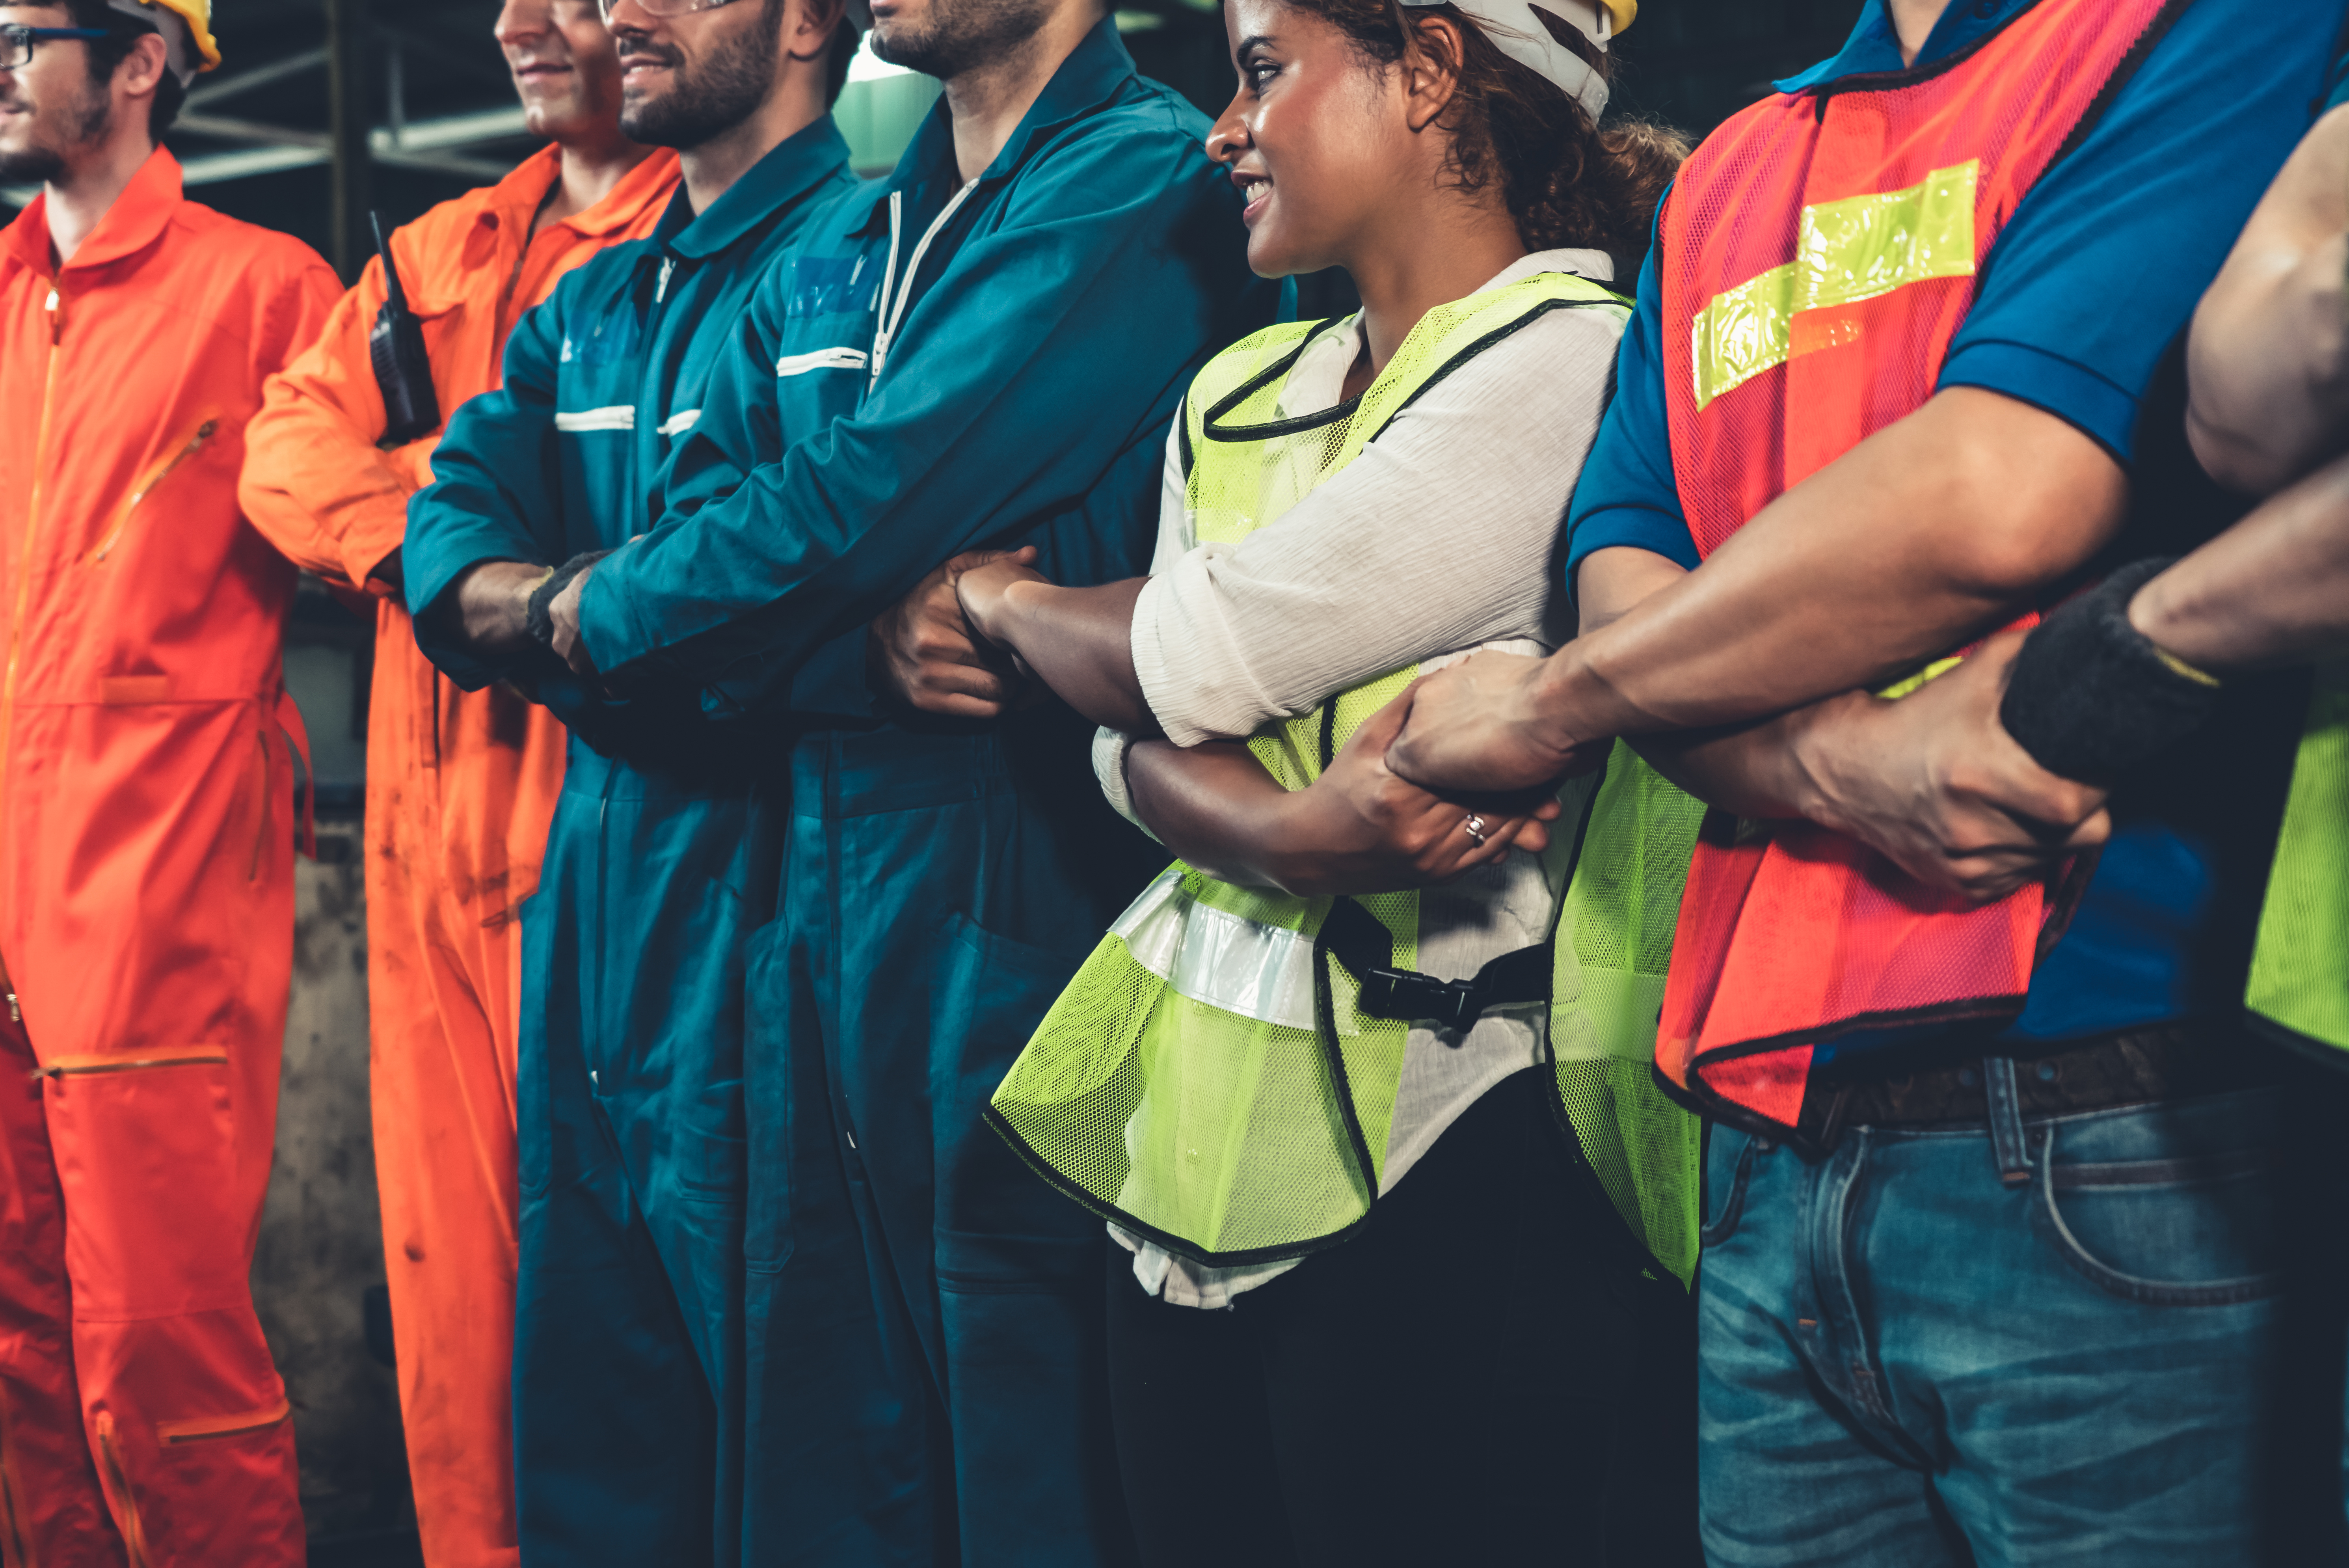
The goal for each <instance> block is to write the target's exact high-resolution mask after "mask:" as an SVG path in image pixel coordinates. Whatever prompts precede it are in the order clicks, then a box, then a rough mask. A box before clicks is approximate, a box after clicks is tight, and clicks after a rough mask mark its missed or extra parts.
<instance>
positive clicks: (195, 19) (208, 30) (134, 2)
mask: <svg viewBox="0 0 2349 1568" xmlns="http://www.w3.org/2000/svg"><path fill="white" fill-rule="evenodd" d="M1613 3H1614V0H1609V4H1613ZM107 5H109V8H111V9H113V10H116V11H119V12H121V13H122V14H123V15H124V16H136V17H138V18H140V20H141V21H143V22H146V23H148V24H149V25H150V26H154V28H155V30H156V31H157V32H158V33H160V34H161V35H162V36H163V41H164V42H165V43H166V44H170V43H171V42H173V38H172V29H171V28H169V27H165V26H160V25H159V24H158V23H157V22H156V19H155V16H154V13H155V12H156V11H158V10H163V11H169V12H170V13H171V15H173V16H177V17H178V18H179V19H180V20H181V23H183V24H184V25H185V26H186V27H187V30H188V42H189V44H190V45H191V46H192V47H194V49H195V51H196V54H197V55H198V56H199V57H200V62H201V63H199V62H198V61H190V60H186V59H184V58H182V57H181V56H183V55H184V50H181V49H177V48H175V49H173V50H172V54H173V56H174V58H173V59H172V61H171V69H172V70H173V72H174V73H176V74H177V75H178V76H179V78H180V79H181V82H186V81H188V80H189V79H191V78H193V77H194V75H195V74H196V72H198V71H209V70H212V69H214V68H216V67H218V66H219V65H220V63H221V52H220V45H219V44H218V43H216V42H214V41H213V39H212V0H107Z"/></svg>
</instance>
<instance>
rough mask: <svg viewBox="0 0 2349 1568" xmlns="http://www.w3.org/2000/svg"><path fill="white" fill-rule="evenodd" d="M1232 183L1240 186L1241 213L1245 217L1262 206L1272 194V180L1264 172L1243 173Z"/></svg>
mask: <svg viewBox="0 0 2349 1568" xmlns="http://www.w3.org/2000/svg"><path fill="white" fill-rule="evenodd" d="M1232 183H1233V184H1235V185H1237V186H1238V187H1239V192H1240V202H1241V203H1242V206H1241V215H1242V216H1244V217H1245V216H1247V214H1248V213H1254V212H1255V211H1256V210H1257V208H1258V207H1261V206H1262V205H1263V204H1264V201H1265V198H1266V197H1268V196H1269V195H1271V194H1272V181H1271V180H1270V179H1269V178H1268V177H1267V176H1265V175H1262V174H1248V175H1242V176H1240V177H1238V178H1237V179H1235V180H1234V181H1233V182H1232Z"/></svg>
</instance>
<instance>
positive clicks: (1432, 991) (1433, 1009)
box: [1354, 969, 1485, 1034]
mask: <svg viewBox="0 0 2349 1568" xmlns="http://www.w3.org/2000/svg"><path fill="white" fill-rule="evenodd" d="M1354 1011H1355V1012H1361V1013H1364V1014H1367V1015H1368V1016H1370V1017H1371V1018H1385V1019H1390V1020H1393V1021H1397V1022H1402V1023H1412V1022H1415V1021H1417V1020H1419V1019H1423V1018H1432V1019H1433V1020H1434V1021H1435V1022H1436V1023H1441V1024H1442V1025H1444V1028H1446V1029H1449V1030H1452V1031H1453V1032H1454V1033H1462V1034H1464V1033H1467V1032H1468V1030H1469V1029H1470V1028H1471V1027H1472V1026H1473V1025H1474V1024H1475V1022H1476V1020H1477V1019H1478V1018H1479V1017H1480V1016H1482V1015H1483V1013H1484V1012H1485V995H1484V988H1483V987H1481V986H1479V985H1478V984H1477V983H1476V982H1475V981H1473V980H1453V981H1443V980H1438V979H1436V978H1435V977H1434V976H1433V975H1427V974H1421V973H1420V972H1419V971H1416V970H1408V969H1373V970H1369V971H1364V973H1363V975H1362V985H1361V992H1360V994H1358V995H1357V996H1356V997H1355V998H1354Z"/></svg>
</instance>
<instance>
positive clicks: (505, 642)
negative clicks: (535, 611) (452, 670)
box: [439, 561, 554, 653]
mask: <svg viewBox="0 0 2349 1568" xmlns="http://www.w3.org/2000/svg"><path fill="white" fill-rule="evenodd" d="M553 575H554V574H553V572H552V571H551V570H550V569H549V568H548V567H545V566H531V565H529V564H528V563H527V562H523V561H483V562H482V563H481V565H479V566H473V567H471V568H470V569H469V570H468V571H467V572H466V573H465V575H464V576H460V577H459V578H458V579H457V581H456V583H455V585H454V586H453V587H451V588H450V590H449V592H448V593H446V594H444V595H442V596H441V597H440V601H439V604H440V613H441V614H442V615H444V616H446V617H447V618H450V620H453V621H454V622H455V623H456V624H457V626H458V628H460V630H461V631H462V633H463V635H464V638H465V640H466V641H468V642H470V643H471V644H472V645H473V646H474V647H475V648H477V649H480V650H481V652H483V653H512V652H513V651H514V650H515V649H521V648H526V647H528V646H529V645H530V618H529V614H528V612H529V608H530V596H531V595H532V594H533V592H534V591H536V589H537V587H538V585H539V584H541V583H543V582H544V581H546V579H547V578H548V577H549V576H553Z"/></svg>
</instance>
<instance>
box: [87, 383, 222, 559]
mask: <svg viewBox="0 0 2349 1568" xmlns="http://www.w3.org/2000/svg"><path fill="white" fill-rule="evenodd" d="M220 433H221V421H219V420H218V419H215V418H210V417H207V418H205V419H202V420H199V421H196V422H195V423H194V424H193V425H191V426H190V427H189V429H188V430H187V431H186V432H185V433H184V434H183V435H181V436H180V437H178V438H177V439H174V440H170V441H166V442H165V443H164V446H163V453H162V456H161V457H160V458H159V459H158V460H157V461H155V462H151V463H150V464H149V465H148V467H147V469H146V472H143V473H142V474H141V475H140V480H139V487H138V488H137V489H135V490H133V491H132V492H131V493H129V495H128V496H126V497H125V498H124V499H123V501H122V503H121V504H119V505H118V506H116V507H115V508H114V510H113V511H112V512H111V513H109V514H105V516H104V517H103V519H102V521H101V522H100V524H99V526H98V537H97V538H96V539H95V540H93V541H92V542H91V544H90V546H89V548H88V551H87V552H85V553H84V554H83V556H82V564H83V565H84V566H104V565H105V564H106V563H107V560H108V558H109V557H110V556H113V555H114V554H115V553H116V551H117V550H118V548H119V546H120V545H122V544H123V543H124V542H125V540H126V539H128V538H129V535H130V533H131V530H132V528H133V527H134V526H135V525H139V524H144V523H146V522H147V521H148V520H149V514H150V512H151V511H152V507H150V504H149V502H150V499H151V498H155V497H158V496H164V497H166V498H168V493H169V491H170V489H171V485H172V484H173V483H174V482H176V481H180V480H181V479H182V478H183V477H184V475H185V473H186V471H187V470H189V469H190V468H192V467H194V466H195V465H196V463H197V462H198V461H199V460H200V459H201V458H202V455H203V453H204V452H206V450H207V449H209V448H212V446H214V445H215V444H216V443H217V441H218V439H219V436H220Z"/></svg>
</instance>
